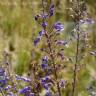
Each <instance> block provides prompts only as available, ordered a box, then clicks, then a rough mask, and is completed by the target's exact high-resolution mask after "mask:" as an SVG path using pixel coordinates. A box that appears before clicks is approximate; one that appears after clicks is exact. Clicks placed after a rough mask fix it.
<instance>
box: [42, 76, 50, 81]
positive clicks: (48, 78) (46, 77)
mask: <svg viewBox="0 0 96 96" xmlns="http://www.w3.org/2000/svg"><path fill="white" fill-rule="evenodd" d="M50 79H51V78H50V76H45V77H44V78H42V79H41V80H42V82H46V81H48V80H50Z"/></svg>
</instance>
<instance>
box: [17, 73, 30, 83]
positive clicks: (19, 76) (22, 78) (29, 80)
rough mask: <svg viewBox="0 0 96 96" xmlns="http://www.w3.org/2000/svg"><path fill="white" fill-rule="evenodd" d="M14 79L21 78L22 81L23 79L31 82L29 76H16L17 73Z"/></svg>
mask: <svg viewBox="0 0 96 96" xmlns="http://www.w3.org/2000/svg"><path fill="white" fill-rule="evenodd" d="M16 79H17V80H23V81H25V82H31V80H30V79H29V78H26V77H21V76H17V75H16Z"/></svg>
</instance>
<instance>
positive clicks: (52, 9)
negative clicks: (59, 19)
mask: <svg viewBox="0 0 96 96" xmlns="http://www.w3.org/2000/svg"><path fill="white" fill-rule="evenodd" d="M53 14H54V4H52V5H51V6H50V8H49V16H52V15H53Z"/></svg>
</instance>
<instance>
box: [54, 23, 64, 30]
mask: <svg viewBox="0 0 96 96" xmlns="http://www.w3.org/2000/svg"><path fill="white" fill-rule="evenodd" d="M54 28H55V30H56V31H63V30H64V26H63V25H62V24H61V23H60V22H56V23H55V25H54Z"/></svg>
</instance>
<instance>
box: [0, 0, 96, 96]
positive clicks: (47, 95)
mask: <svg viewBox="0 0 96 96" xmlns="http://www.w3.org/2000/svg"><path fill="white" fill-rule="evenodd" d="M72 1H74V2H72ZM70 2H71V5H72V6H71V8H69V11H70V13H71V14H70V16H71V17H72V20H73V22H74V24H75V26H74V30H72V32H73V33H72V34H73V35H72V36H70V37H71V38H70V40H68V41H67V40H64V38H63V40H62V38H61V35H62V33H63V31H64V29H65V26H64V25H63V23H61V22H60V21H56V22H55V23H53V22H51V20H52V19H53V17H54V15H55V4H54V2H53V1H52V0H49V1H48V0H42V4H41V5H42V12H41V13H40V14H38V15H36V16H35V17H34V19H35V21H36V22H37V23H38V24H39V26H40V27H41V30H40V31H39V32H38V35H37V37H36V38H35V39H34V41H33V43H34V47H35V48H36V47H37V46H39V44H40V43H41V42H42V43H41V46H40V52H41V57H40V62H39V63H38V64H37V62H33V61H32V60H33V59H32V60H31V61H30V65H31V66H29V67H30V68H29V69H30V70H28V76H20V75H17V74H15V72H13V68H12V67H13V66H12V64H11V63H12V62H11V54H10V52H7V51H4V53H3V59H2V61H1V62H0V93H1V95H0V96H77V95H78V90H77V86H78V82H79V78H80V80H81V79H82V78H81V77H80V76H79V71H80V72H81V71H82V70H81V69H82V66H84V65H85V64H82V63H84V59H85V58H86V57H87V56H86V54H87V52H86V50H87V48H88V47H89V45H88V41H87V40H88V32H89V31H88V30H87V28H85V26H86V25H87V26H90V25H92V24H94V20H93V19H91V18H88V15H87V9H86V2H85V1H84V0H70ZM70 9H71V10H70ZM50 22H51V23H50ZM70 42H71V44H74V45H76V46H75V47H74V52H75V54H74V56H73V57H72V58H70V57H71V56H66V55H65V49H67V47H68V46H67V45H68V44H69V43H70ZM66 46H67V47H66ZM64 48H65V49H64ZM32 51H33V50H32ZM89 53H90V54H91V55H93V56H96V51H92V52H89ZM32 58H33V57H32ZM66 62H68V63H70V64H71V67H72V68H71V69H72V70H71V69H70V68H69V70H71V74H72V78H71V80H69V81H68V80H67V79H66V78H65V74H66V72H65V70H64V68H65V67H66V64H67V63H66ZM65 63H66V64H65ZM73 63H74V64H73ZM72 64H73V65H72ZM69 67H70V66H69ZM85 67H86V66H85ZM85 67H84V68H85ZM84 70H85V69H84ZM64 72H65V74H64ZM26 74H27V73H26ZM63 75H64V76H63ZM87 91H88V92H89V94H93V91H94V88H92V87H90V86H89V87H88V88H87ZM63 93H64V94H63Z"/></svg>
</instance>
